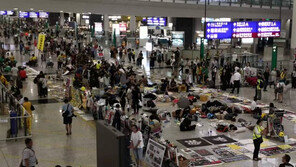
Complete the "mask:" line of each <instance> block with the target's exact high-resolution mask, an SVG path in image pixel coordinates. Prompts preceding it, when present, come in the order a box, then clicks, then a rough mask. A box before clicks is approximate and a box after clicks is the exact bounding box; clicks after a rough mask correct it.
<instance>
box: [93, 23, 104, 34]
mask: <svg viewBox="0 0 296 167" xmlns="http://www.w3.org/2000/svg"><path fill="white" fill-rule="evenodd" d="M102 31H103V24H102V23H101V22H95V32H102Z"/></svg>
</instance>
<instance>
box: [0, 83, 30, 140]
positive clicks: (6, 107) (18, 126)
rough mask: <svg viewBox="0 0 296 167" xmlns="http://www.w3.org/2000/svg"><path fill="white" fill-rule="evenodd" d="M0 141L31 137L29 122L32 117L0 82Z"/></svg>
mask: <svg viewBox="0 0 296 167" xmlns="http://www.w3.org/2000/svg"><path fill="white" fill-rule="evenodd" d="M0 106H1V108H0V110H1V113H0V124H1V126H0V140H15V139H21V138H28V137H31V134H29V132H28V126H27V122H28V119H32V116H31V115H30V114H29V113H28V112H27V111H26V109H25V108H24V107H23V106H22V105H21V104H20V103H19V101H18V100H17V99H16V98H15V97H14V96H13V95H12V94H11V93H10V91H9V90H8V88H7V87H6V86H4V85H3V84H2V83H1V82H0Z"/></svg>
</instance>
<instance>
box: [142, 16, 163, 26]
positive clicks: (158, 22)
mask: <svg viewBox="0 0 296 167" xmlns="http://www.w3.org/2000/svg"><path fill="white" fill-rule="evenodd" d="M146 21H147V25H148V26H166V25H167V20H166V18H165V17H147V19H146Z"/></svg>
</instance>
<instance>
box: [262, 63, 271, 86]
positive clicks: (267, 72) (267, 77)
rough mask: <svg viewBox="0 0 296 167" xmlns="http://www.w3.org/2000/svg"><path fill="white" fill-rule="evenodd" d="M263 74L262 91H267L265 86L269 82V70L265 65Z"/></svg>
mask: <svg viewBox="0 0 296 167" xmlns="http://www.w3.org/2000/svg"><path fill="white" fill-rule="evenodd" d="M263 75H264V89H263V91H267V90H266V88H267V86H268V84H269V75H270V71H269V68H268V67H266V69H265V71H264V73H263Z"/></svg>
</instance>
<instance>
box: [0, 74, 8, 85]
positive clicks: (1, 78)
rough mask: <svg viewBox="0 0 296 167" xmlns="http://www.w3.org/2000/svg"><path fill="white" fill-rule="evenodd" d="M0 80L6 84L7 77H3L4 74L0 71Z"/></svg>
mask: <svg viewBox="0 0 296 167" xmlns="http://www.w3.org/2000/svg"><path fill="white" fill-rule="evenodd" d="M0 81H1V83H2V84H3V85H4V86H8V82H7V79H6V78H5V76H4V75H3V74H2V73H0Z"/></svg>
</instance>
